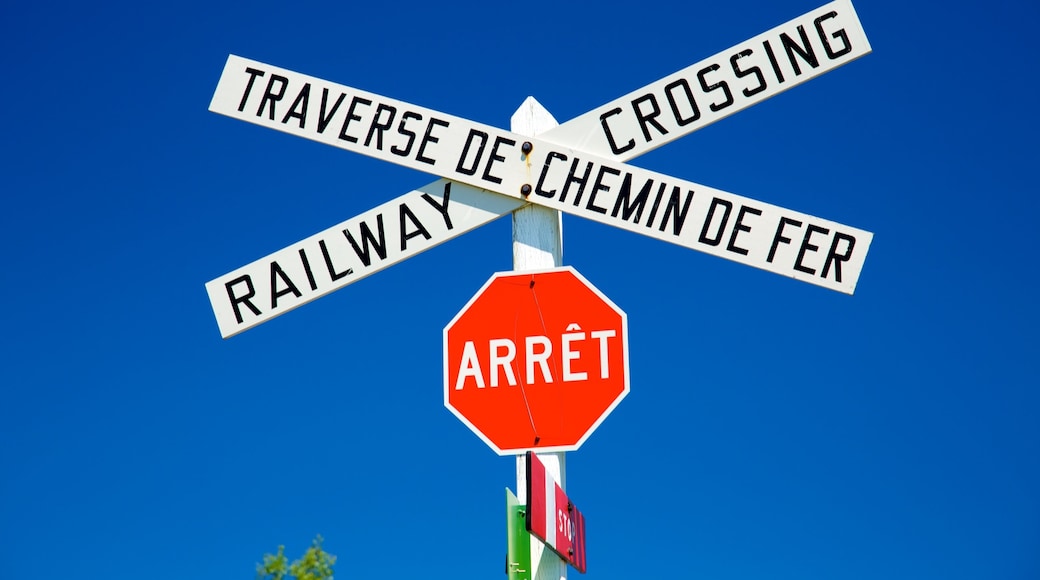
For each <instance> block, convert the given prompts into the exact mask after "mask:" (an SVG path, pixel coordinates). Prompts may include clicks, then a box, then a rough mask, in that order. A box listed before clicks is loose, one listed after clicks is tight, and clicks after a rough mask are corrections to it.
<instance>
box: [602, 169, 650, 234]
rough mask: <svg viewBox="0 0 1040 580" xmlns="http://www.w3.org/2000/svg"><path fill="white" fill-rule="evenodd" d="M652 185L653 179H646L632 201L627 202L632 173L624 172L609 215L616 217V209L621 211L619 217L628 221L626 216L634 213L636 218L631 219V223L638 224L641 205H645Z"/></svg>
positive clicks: (641, 213) (630, 190)
mask: <svg viewBox="0 0 1040 580" xmlns="http://www.w3.org/2000/svg"><path fill="white" fill-rule="evenodd" d="M653 186H654V180H653V179H647V180H646V183H644V184H643V187H642V188H640V189H639V193H637V194H636V198H635V200H634V201H631V203H630V202H629V200H630V199H631V197H632V174H631V173H626V174H625V179H624V180H622V181H621V189H620V190H618V196H617V199H615V200H614V209H613V210H612V211H611V212H610V217H617V216H618V211H620V212H621V219H622V220H623V221H626V222H627V221H628V218H630V217H632V214H633V213H634V214H635V216H636V219H634V220H632V223H635V224H638V223H639V218H641V217H642V216H643V207H644V206H646V198H647V196H649V195H650V188H651V187H653Z"/></svg>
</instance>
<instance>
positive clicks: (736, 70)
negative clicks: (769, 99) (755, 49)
mask: <svg viewBox="0 0 1040 580" xmlns="http://www.w3.org/2000/svg"><path fill="white" fill-rule="evenodd" d="M751 54H752V53H751V50H750V49H748V50H742V51H740V52H738V53H737V54H734V55H733V56H731V57H730V58H729V65H730V67H732V68H733V74H735V75H737V78H740V79H742V78H744V77H746V76H748V75H755V78H757V79H758V86H757V87H755V88H753V89H749V88H745V89H743V90H742V91H740V92H742V93H744V96H745V97H750V96H751V95H754V94H757V93H761V92H762V91H764V90H766V78H765V77H764V76H762V69H760V68H758V67H757V66H753V67H751V68H749V69H747V70H746V71H745V70H740V65H739V64H737V61H738V60H740V59H742V58H746V57H749V56H751Z"/></svg>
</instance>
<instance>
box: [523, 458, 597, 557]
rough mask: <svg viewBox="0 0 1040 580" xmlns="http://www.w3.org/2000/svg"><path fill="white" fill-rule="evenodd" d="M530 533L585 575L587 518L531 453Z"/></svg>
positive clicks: (529, 482)
mask: <svg viewBox="0 0 1040 580" xmlns="http://www.w3.org/2000/svg"><path fill="white" fill-rule="evenodd" d="M527 531H528V532H530V533H531V535H533V536H535V537H537V538H538V539H540V540H542V541H543V542H545V545H546V546H548V547H549V548H551V549H552V551H554V552H556V554H557V555H559V556H560V558H561V559H562V560H563V561H564V562H567V563H568V564H570V565H571V566H574V569H575V570H577V571H578V572H581V573H582V574H584V573H585V516H583V515H582V514H581V512H580V511H578V508H576V507H574V503H573V502H571V501H570V500H569V499H568V498H567V494H566V493H564V492H563V490H562V489H560V484H558V483H556V480H555V479H553V478H552V476H551V475H549V474H548V473H547V472H546V471H545V465H543V464H542V462H541V461H540V460H539V459H538V456H537V455H535V454H534V453H532V452H530V451H528V452H527Z"/></svg>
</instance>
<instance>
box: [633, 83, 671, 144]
mask: <svg viewBox="0 0 1040 580" xmlns="http://www.w3.org/2000/svg"><path fill="white" fill-rule="evenodd" d="M642 103H650V111H649V112H647V113H644V112H643V111H642V110H641V109H640V108H639V105H640V104H642ZM632 110H633V111H635V113H636V119H637V120H638V121H639V128H640V129H642V131H643V138H644V139H646V142H647V143H649V142H650V140H651V137H650V129H649V128H648V127H647V125H648V124H649V125H653V126H654V128H655V129H657V130H658V131H659V132H660V133H661V134H662V135H667V134H668V131H667V130H666V129H665V128H664V127H663V126H661V124H660V123H658V122H657V120H656V119H657V117H658V116H660V115H661V107H659V106H658V105H657V97H655V96H654V94H653V93H647V94H645V95H643V96H641V97H639V98H638V99H636V100H634V101H632Z"/></svg>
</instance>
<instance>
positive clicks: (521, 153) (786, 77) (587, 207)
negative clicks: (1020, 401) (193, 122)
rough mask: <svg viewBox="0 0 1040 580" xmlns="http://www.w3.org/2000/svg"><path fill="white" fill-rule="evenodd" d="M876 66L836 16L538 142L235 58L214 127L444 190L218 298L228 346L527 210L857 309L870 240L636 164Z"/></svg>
mask: <svg viewBox="0 0 1040 580" xmlns="http://www.w3.org/2000/svg"><path fill="white" fill-rule="evenodd" d="M869 52H870V44H869V43H868V41H867V38H866V35H865V34H864V32H863V29H862V26H861V25H860V22H859V18H858V17H857V15H856V12H855V10H854V9H853V7H852V4H851V2H849V1H848V0H837V1H835V2H831V3H829V4H827V5H825V6H822V7H820V8H818V9H816V10H814V11H812V12H809V13H808V14H805V15H803V16H800V17H798V18H796V19H794V20H791V21H790V22H787V23H786V24H783V25H781V26H778V27H776V28H774V29H772V30H770V31H768V32H765V33H763V34H760V35H758V36H756V37H754V38H752V39H750V40H747V41H745V42H742V43H740V44H738V45H737V46H734V47H732V48H730V49H728V50H725V51H722V52H721V53H719V54H716V55H714V56H712V57H709V58H707V59H705V60H703V61H701V62H698V63H696V64H693V65H691V66H689V67H687V68H685V69H683V70H681V71H678V72H676V73H674V74H672V75H670V76H667V77H665V78H663V79H660V80H658V81H656V82H654V83H651V84H649V85H647V86H645V87H643V88H641V89H638V90H636V91H633V92H632V93H630V94H628V95H626V96H624V97H621V98H619V99H617V100H614V101H611V102H610V103H607V104H605V105H603V106H601V107H598V108H596V109H593V110H592V111H589V112H588V113H586V114H584V115H582V116H580V117H577V118H576V119H574V120H572V121H570V122H567V123H564V124H562V125H560V126H558V127H556V128H554V129H552V130H550V131H547V132H545V133H543V134H541V135H539V136H538V137H537V138H532V137H525V136H521V135H517V134H515V133H511V132H509V131H504V130H502V129H498V128H495V127H491V126H488V125H484V124H481V123H476V122H473V121H470V120H467V119H463V118H460V117H455V116H452V115H447V114H444V113H441V112H439V111H435V110H432V109H427V108H424V107H420V106H418V105H413V104H410V103H405V102H402V101H399V100H395V99H391V98H389V97H385V96H382V95H378V94H375V93H370V92H366V91H363V90H360V89H356V88H353V87H349V86H345V85H340V84H336V83H332V82H329V81H325V80H322V79H319V78H315V77H311V76H307V75H303V74H300V73H296V72H293V71H289V70H285V69H282V68H278V67H275V66H271V65H268V64H264V63H261V62H256V61H253V60H248V59H245V58H241V57H238V56H230V57H229V58H228V60H227V63H226V65H225V67H224V71H223V74H222V75H221V77H220V81H219V83H218V85H217V89H216V92H215V94H214V95H213V100H212V102H211V103H210V110H211V111H214V112H217V113H220V114H223V115H227V116H230V117H234V118H236V119H241V120H243V121H248V122H251V123H256V124H258V125H263V126H265V127H269V128H272V129H277V130H279V131H284V132H286V133H291V134H293V135H297V136H300V137H304V138H307V139H312V140H315V141H320V142H322V143H326V144H328V145H333V146H335V147H339V148H342V149H346V150H348V151H353V152H356V153H361V154H363V155H368V156H371V157H375V158H378V159H382V160H384V161H389V162H391V163H396V164H399V165H404V166H406V167H411V168H413V169H417V170H420V171H424V172H427V173H432V174H434V175H437V176H439V177H441V178H442V179H441V180H439V181H437V182H434V183H431V184H429V185H427V186H425V187H422V188H419V189H417V190H415V191H412V192H409V193H406V194H405V195H403V196H401V197H399V198H397V199H395V200H393V201H390V202H388V203H386V204H383V205H381V206H379V207H377V208H375V209H373V210H371V211H369V212H367V213H365V214H362V215H360V216H357V217H355V218H353V219H350V220H347V221H346V222H343V223H341V224H338V225H336V226H334V227H332V228H329V229H328V230H325V231H323V232H320V233H318V234H316V235H314V236H311V237H310V238H307V239H305V240H303V241H300V242H298V243H296V244H293V245H291V246H289V247H288V248H285V249H283V250H281V251H279V252H276V253H274V254H272V255H270V256H268V257H265V258H262V259H260V260H257V261H256V262H253V263H251V264H248V265H246V266H244V267H242V268H239V269H238V270H235V271H233V272H231V273H229V274H226V275H224V276H221V277H219V278H217V279H215V280H213V281H211V282H209V283H208V284H207V285H206V288H207V292H208V293H209V297H210V301H211V303H212V305H213V310H214V312H215V314H216V317H217V322H218V325H219V326H220V331H221V334H222V335H223V336H224V337H228V336H231V335H234V334H237V333H238V332H241V331H243V330H246V329H248V328H250V327H252V326H255V325H257V324H260V323H261V322H264V321H266V320H269V319H270V318H273V317H275V316H278V315H279V314H282V313H284V312H287V311H289V310H291V309H293V308H295V307H297V306H300V305H302V304H305V303H307V302H309V301H311V300H313V299H315V298H318V297H320V296H323V295H324V294H327V293H329V292H331V291H333V290H336V289H338V288H341V287H343V286H345V285H347V284H350V283H352V282H354V281H356V280H359V279H361V278H362V277H364V276H367V275H369V274H372V273H374V272H376V271H378V270H380V269H382V268H385V267H387V266H389V265H391V264H394V263H396V262H399V261H401V260H404V259H406V258H408V257H410V256H413V255H415V254H417V253H419V252H422V251H424V250H426V249H429V248H431V247H433V246H435V245H438V244H440V243H443V242H445V241H447V240H449V239H451V238H453V237H455V236H458V235H459V234H462V233H465V232H466V231H469V230H471V229H473V228H476V227H479V226H481V225H483V224H485V223H487V222H489V221H492V220H494V219H495V218H497V217H499V216H501V215H504V214H506V213H510V212H512V211H514V210H516V209H518V208H520V207H522V206H523V205H525V204H526V203H536V204H540V205H543V206H547V207H550V208H553V209H557V210H559V211H562V212H566V213H569V214H572V215H577V216H581V217H584V218H588V219H591V220H594V221H598V222H601V223H605V224H609V225H612V226H616V227H619V228H622V229H625V230H629V231H631V232H635V233H639V234H643V235H647V236H650V237H653V238H657V239H659V240H663V241H666V242H671V243H674V244H678V245H680V246H683V247H687V248H691V249H694V250H699V251H702V252H706V253H709V254H712V255H715V256H719V257H722V258H726V259H729V260H733V261H736V262H740V263H742V264H747V265H749V266H754V267H756V268H761V269H764V270H769V271H771V272H776V273H778V274H782V275H785V276H790V277H792V278H796V279H798V280H802V281H805V282H810V283H812V284H816V285H819V286H823V287H825V288H830V289H832V290H837V291H840V292H845V293H848V294H852V293H853V291H854V290H855V287H856V282H857V280H858V279H859V274H860V270H861V269H862V267H863V262H864V260H865V258H866V254H867V250H868V248H869V247H870V242H871V239H872V237H873V234H871V233H870V232H866V231H863V230H860V229H857V228H854V227H851V226H846V225H842V224H839V223H836V222H833V221H829V220H825V219H821V218H817V217H813V216H810V215H806V214H803V213H800V212H796V211H793V210H788V209H785V208H782V207H778V206H775V205H771V204H768V203H764V202H760V201H756V200H753V199H749V198H746V197H742V196H739V195H735V194H733V193H728V192H725V191H721V190H718V189H714V188H711V187H707V186H704V185H700V184H697V183H694V182H691V181H686V180H684V179H680V178H678V177H673V176H669V175H664V174H661V173H655V172H652V171H647V170H644V169H640V168H638V167H634V166H632V165H628V164H627V163H625V161H628V160H629V159H631V158H634V157H636V156H638V155H640V154H642V153H645V152H647V151H649V150H651V149H653V148H655V147H658V146H661V145H663V144H665V143H668V142H670V141H672V140H674V139H677V138H679V137H682V136H683V135H687V134H689V133H691V132H693V131H695V130H697V129H700V128H702V127H704V126H706V125H708V124H710V123H712V122H714V121H717V120H719V119H721V118H723V117H725V116H727V115H730V114H732V113H734V112H737V111H740V110H742V109H744V108H746V107H748V106H750V105H753V104H755V103H757V102H759V101H762V100H764V99H767V98H769V97H771V96H773V95H776V94H778V93H780V92H782V91H784V90H786V89H788V88H791V87H793V86H795V85H798V84H801V83H802V82H805V81H807V80H809V79H811V78H813V77H815V76H817V75H820V74H822V73H824V72H827V71H829V70H832V69H834V68H837V67H839V66H841V65H843V64H845V63H847V62H850V61H852V60H854V59H856V58H858V57H860V56H863V55H865V54H867V53H869Z"/></svg>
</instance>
